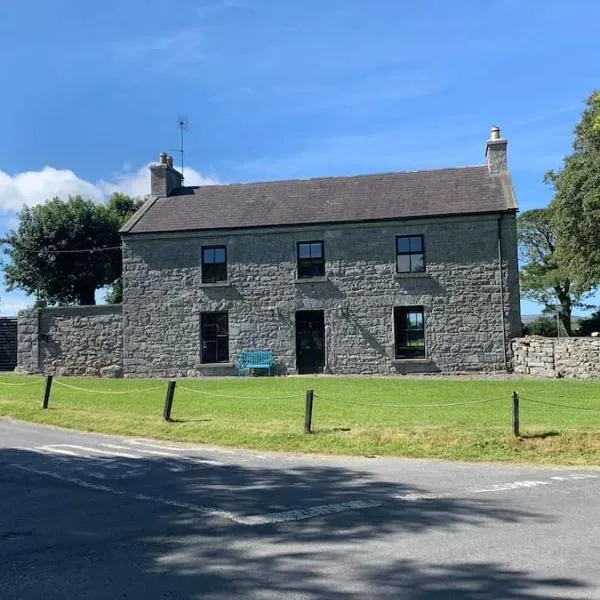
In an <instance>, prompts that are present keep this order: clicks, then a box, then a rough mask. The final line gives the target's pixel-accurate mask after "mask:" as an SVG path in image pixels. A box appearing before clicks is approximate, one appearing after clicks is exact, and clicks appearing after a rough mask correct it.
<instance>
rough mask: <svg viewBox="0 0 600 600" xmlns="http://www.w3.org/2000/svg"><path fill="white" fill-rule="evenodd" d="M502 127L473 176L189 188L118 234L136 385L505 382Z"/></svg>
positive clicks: (171, 190)
mask: <svg viewBox="0 0 600 600" xmlns="http://www.w3.org/2000/svg"><path fill="white" fill-rule="evenodd" d="M506 147H507V142H506V140H504V139H502V138H501V137H500V132H499V130H498V129H497V128H494V129H493V130H492V134H491V137H490V139H489V140H488V142H487V145H486V163H485V164H484V165H481V166H475V167H461V168H451V169H439V170H431V171H415V172H405V173H388V174H377V175H361V176H357V177H332V178H322V179H310V180H295V181H275V182H263V183H249V184H231V185H213V186H202V187H195V188H190V187H184V186H183V185H182V177H181V174H180V173H178V172H177V171H176V170H175V169H174V168H173V166H172V160H171V159H170V157H167V156H166V155H164V154H163V155H161V163H160V164H159V165H155V166H152V167H151V187H152V195H151V197H150V198H149V200H148V201H147V202H146V204H145V205H144V206H143V207H142V209H140V211H138V213H137V214H136V215H135V216H134V217H133V218H132V219H131V220H130V221H129V222H128V223H127V224H126V225H125V226H124V227H123V229H122V232H121V233H122V239H123V298H124V301H123V313H122V314H123V316H122V318H123V350H122V360H123V370H124V373H125V375H126V376H133V377H140V376H160V377H172V376H201V375H221V374H235V373H236V372H237V369H236V364H237V360H238V357H239V356H240V353H241V352H243V351H246V350H270V351H272V352H273V356H274V361H275V369H276V372H279V373H334V374H367V373H380V374H392V373H412V372H436V371H442V372H457V371H469V370H476V371H486V370H487V371H503V370H506V369H509V368H510V367H511V360H512V357H511V351H510V340H511V339H512V338H514V337H516V336H518V335H520V311H519V284H518V265H517V237H516V222H515V218H516V210H517V206H516V202H515V198H514V193H513V188H512V183H511V179H510V175H509V173H508V170H507V161H506Z"/></svg>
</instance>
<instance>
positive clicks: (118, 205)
mask: <svg viewBox="0 0 600 600" xmlns="http://www.w3.org/2000/svg"><path fill="white" fill-rule="evenodd" d="M143 204H144V201H143V200H142V199H141V198H132V197H131V196H127V195H125V194H121V193H120V192H115V193H114V194H113V195H112V196H111V197H110V198H109V200H108V203H107V205H106V206H107V208H108V210H109V212H110V213H111V214H113V215H115V217H116V218H117V219H118V221H119V226H122V225H125V223H127V221H129V219H130V218H131V217H132V216H133V215H134V214H135V213H136V212H137V211H138V210H139V209H140V208H141V207H142V205H143ZM122 270H123V267H122V263H121V265H120V267H119V273H121V272H122ZM106 301H107V302H109V303H110V304H119V303H120V302H123V278H122V277H121V275H119V277H118V279H117V280H116V281H115V282H114V283H113V284H112V285H111V286H110V287H109V289H108V291H107V292H106Z"/></svg>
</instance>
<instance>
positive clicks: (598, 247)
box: [545, 90, 600, 285]
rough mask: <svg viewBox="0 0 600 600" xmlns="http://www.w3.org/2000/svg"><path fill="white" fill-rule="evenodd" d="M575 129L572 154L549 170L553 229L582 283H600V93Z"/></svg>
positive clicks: (588, 102) (594, 94) (565, 255)
mask: <svg viewBox="0 0 600 600" xmlns="http://www.w3.org/2000/svg"><path fill="white" fill-rule="evenodd" d="M586 106H587V107H586V109H585V110H584V111H583V113H582V115H581V119H580V121H579V123H578V124H577V126H576V127H575V140H574V142H573V151H572V153H571V154H570V155H568V156H567V157H565V159H564V161H563V166H562V168H561V169H560V170H559V171H549V172H548V173H547V174H546V177H545V179H546V181H547V182H550V183H551V184H552V185H553V186H554V190H555V197H554V200H553V201H552V207H553V211H554V213H553V214H554V227H555V231H556V234H557V237H558V244H559V246H560V253H561V255H562V256H563V258H564V260H566V261H567V262H568V264H569V266H570V269H571V272H573V273H575V274H577V277H578V278H579V280H580V281H587V282H589V283H591V284H595V285H597V284H598V283H600V234H599V232H600V91H599V90H597V91H595V92H594V93H592V94H591V95H590V96H589V98H587V100H586Z"/></svg>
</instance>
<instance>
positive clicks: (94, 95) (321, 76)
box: [0, 0, 600, 315]
mask: <svg viewBox="0 0 600 600" xmlns="http://www.w3.org/2000/svg"><path fill="white" fill-rule="evenodd" d="M5 4H6V5H5V6H4V7H3V8H2V16H1V19H0V49H1V55H2V57H3V60H2V61H1V62H0V81H2V82H3V85H2V88H3V91H2V93H1V94H0V134H1V136H0V139H1V140H2V143H1V144H0V231H6V230H7V229H8V228H10V227H11V226H14V225H15V223H16V220H15V215H16V211H18V210H19V208H20V207H21V206H22V205H23V203H25V202H26V203H28V204H35V203H38V202H42V201H44V200H45V199H46V198H47V197H50V196H53V195H66V194H68V193H83V194H85V195H87V196H89V197H92V198H95V199H98V200H101V199H103V198H105V197H106V196H107V195H108V194H110V192H111V191H113V190H115V189H122V190H123V191H125V192H127V193H133V194H144V193H147V191H148V185H149V178H148V177H147V171H146V169H147V165H148V163H150V162H151V161H156V160H157V159H158V154H159V152H161V151H162V150H167V151H170V150H173V149H175V148H176V147H177V146H178V140H179V135H178V129H177V119H178V116H179V115H185V116H186V117H187V118H188V120H189V130H188V132H187V140H186V164H187V165H189V169H188V170H187V173H186V175H187V177H186V181H187V183H189V184H195V183H198V184H199V183H202V182H203V181H221V182H233V181H251V180H264V179H281V178H290V177H302V178H304V177H312V176H324V175H347V174H356V173H370V172H379V171H402V170H414V169H420V168H435V167H442V166H459V165H471V164H480V163H482V162H483V158H484V154H483V153H484V144H485V140H486V139H487V137H488V132H489V129H490V126H491V125H493V124H498V125H500V126H501V127H502V133H503V135H505V136H506V137H507V138H508V139H509V167H510V169H511V172H512V175H513V178H514V183H515V188H516V192H517V196H518V199H519V203H520V207H521V209H522V210H527V209H530V208H534V207H539V206H545V205H546V204H547V203H548V201H549V200H550V198H551V193H552V191H551V189H550V188H548V187H547V186H546V185H545V184H543V182H542V177H543V174H544V172H545V171H547V170H548V169H551V168H556V167H559V166H560V162H561V159H562V157H563V156H564V155H565V154H566V153H568V152H569V151H570V147H571V141H572V131H573V127H574V125H575V123H576V122H577V120H578V118H579V115H580V113H581V110H582V108H583V101H584V99H585V98H586V97H587V96H588V95H589V94H590V93H591V91H592V90H593V89H594V88H596V87H600V78H599V75H600V62H599V61H598V52H597V44H596V41H595V40H596V36H597V24H598V23H599V22H600V3H598V2H596V1H595V0H589V1H586V0H571V1H570V2H565V1H564V0H544V1H536V0H529V1H528V2H523V1H522V0H504V1H495V2H482V1H481V0H455V1H454V2H447V0H445V1H436V0H423V1H421V2H410V3H409V2H400V1H398V0H370V1H368V2H367V1H366V0H303V1H302V2H285V1H282V0H204V1H195V2H192V1H186V0H178V2H164V0H161V1H160V2H159V1H155V0H143V1H142V0H126V1H125V2H120V3H114V2H111V3H106V2H78V1H76V0H53V1H52V2H47V1H46V0H37V1H33V0H23V1H22V2H11V3H5ZM175 156H176V155H175ZM177 160H178V159H177V158H176V161H177ZM0 298H1V300H0V314H5V315H6V314H14V312H15V310H16V309H18V308H20V307H21V306H22V305H24V304H28V303H30V302H31V301H30V300H28V299H27V298H25V297H24V295H23V294H21V293H19V292H12V293H10V294H7V293H3V290H2V289H0ZM599 303H600V300H599ZM523 312H525V313H528V312H537V308H536V307H535V306H534V305H532V304H531V303H529V302H524V303H523Z"/></svg>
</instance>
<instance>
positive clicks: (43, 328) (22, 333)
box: [17, 305, 123, 376]
mask: <svg viewBox="0 0 600 600" xmlns="http://www.w3.org/2000/svg"><path fill="white" fill-rule="evenodd" d="M121 312H122V310H121V306H120V305H110V306H64V307H58V308H45V309H41V310H38V309H32V310H27V311H21V312H20V313H19V322H18V328H19V333H18V367H17V369H18V370H19V371H21V372H29V373H47V374H58V375H101V374H102V375H109V376H115V375H117V376H118V375H119V374H122V349H123V327H122V315H121Z"/></svg>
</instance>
